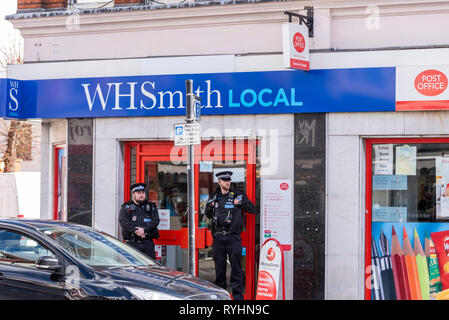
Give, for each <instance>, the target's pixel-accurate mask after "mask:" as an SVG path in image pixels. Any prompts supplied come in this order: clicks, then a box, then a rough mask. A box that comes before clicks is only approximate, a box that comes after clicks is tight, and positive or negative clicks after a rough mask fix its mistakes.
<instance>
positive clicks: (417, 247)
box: [371, 222, 449, 300]
mask: <svg viewBox="0 0 449 320" xmlns="http://www.w3.org/2000/svg"><path fill="white" fill-rule="evenodd" d="M447 230H449V223H448V222H446V223H444V222H441V223H435V222H434V223H430V222H421V223H418V222H406V223H400V222H372V229H371V231H372V233H371V236H372V243H373V242H375V243H377V244H378V246H377V247H378V248H379V249H380V250H379V257H385V258H384V259H385V260H386V261H387V262H388V263H391V265H387V267H385V263H383V262H382V263H381V268H380V270H381V271H384V270H387V272H383V273H382V272H381V273H380V279H376V280H377V281H378V282H379V283H382V286H381V288H382V290H383V292H379V291H376V292H374V290H372V297H371V298H372V299H373V300H374V299H376V298H378V297H385V298H386V297H388V296H390V297H391V298H390V299H391V300H394V299H397V300H412V299H423V300H427V299H433V298H434V297H435V294H438V293H439V292H440V291H441V284H439V285H438V284H437V285H435V282H436V281H438V278H439V274H438V267H437V266H436V264H437V260H436V259H437V258H436V257H434V258H432V257H429V256H428V252H429V249H428V248H427V247H428V243H430V242H431V240H430V239H429V235H431V234H432V233H437V232H441V231H447ZM423 244H426V251H427V252H425V251H424V248H423ZM390 248H391V252H389V251H388V249H390ZM374 251H376V250H374ZM389 255H391V256H389ZM430 258H431V259H430ZM432 259H433V260H435V261H433V260H432ZM429 261H430V262H431V263H430V264H429ZM392 274H393V276H392ZM388 288H395V290H394V291H393V290H392V289H388ZM376 289H378V288H376ZM443 289H444V288H443ZM395 295H396V296H395Z"/></svg>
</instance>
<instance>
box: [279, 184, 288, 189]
mask: <svg viewBox="0 0 449 320" xmlns="http://www.w3.org/2000/svg"><path fill="white" fill-rule="evenodd" d="M288 187H289V185H288V183H285V182H284V183H281V185H280V188H281V190H287V189H288Z"/></svg>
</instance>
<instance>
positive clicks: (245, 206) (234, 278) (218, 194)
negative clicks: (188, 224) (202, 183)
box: [206, 171, 256, 300]
mask: <svg viewBox="0 0 449 320" xmlns="http://www.w3.org/2000/svg"><path fill="white" fill-rule="evenodd" d="M231 176H232V172H231V171H222V172H219V173H217V174H216V177H217V178H218V188H217V189H216V190H215V192H214V194H213V195H212V197H211V198H210V199H209V201H208V202H207V205H206V216H207V217H208V218H209V219H212V224H211V233H212V236H213V239H214V241H213V254H214V261H215V284H216V285H218V286H220V287H222V288H224V289H226V263H227V257H228V256H229V261H230V263H231V279H230V280H231V286H232V295H233V297H234V299H235V300H243V271H242V264H241V258H242V239H241V237H240V234H241V233H242V231H243V226H244V220H243V211H246V212H248V213H256V207H255V205H254V204H253V203H252V202H251V201H250V200H249V199H248V197H247V196H246V194H244V193H242V192H238V191H235V190H232V189H231Z"/></svg>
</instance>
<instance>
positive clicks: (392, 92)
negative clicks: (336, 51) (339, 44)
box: [2, 50, 449, 299]
mask: <svg viewBox="0 0 449 320" xmlns="http://www.w3.org/2000/svg"><path fill="white" fill-rule="evenodd" d="M418 51H419V50H418ZM395 54H397V53H396V52H392V53H391V56H392V57H393V58H394V56H395ZM410 55H411V56H413V53H410ZM323 56H327V57H329V59H331V60H332V59H333V60H332V62H331V63H328V62H326V63H324V62H323V63H322V66H321V67H320V68H317V69H316V70H312V71H310V72H307V73H306V72H302V71H282V68H280V67H279V66H278V65H276V63H277V62H276V63H274V64H273V65H274V66H273V65H271V66H269V67H267V69H269V70H266V71H257V72H253V70H250V67H248V68H246V67H241V68H240V69H236V68H235V65H240V66H242V65H245V64H244V63H242V61H244V59H245V58H238V57H232V58H230V57H227V56H217V57H207V58H205V57H195V58H191V57H190V58H188V60H189V63H190V65H189V66H186V64H185V61H184V58H165V59H164V61H165V62H166V64H165V65H170V63H168V61H170V62H171V63H172V66H170V67H165V68H163V70H161V69H160V68H159V69H158V70H159V71H158V72H157V73H152V71H151V70H152V68H153V67H154V66H157V65H160V59H159V60H158V59H136V61H135V62H133V61H131V62H130V61H126V62H122V61H98V62H97V64H98V66H96V67H93V68H91V67H92V64H90V63H84V62H66V63H63V64H64V65H65V66H66V67H67V68H68V69H70V70H72V71H71V73H69V74H65V75H63V76H60V77H55V76H54V75H52V72H53V71H54V72H55V73H56V74H58V72H57V71H56V70H53V71H52V68H55V67H54V65H52V64H41V65H40V66H39V68H41V69H40V71H39V72H40V73H39V72H38V73H37V74H31V71H30V72H28V71H27V70H33V72H36V69H31V68H30V69H27V68H29V66H27V65H24V66H15V67H12V68H11V69H10V72H9V74H8V77H9V79H8V80H7V81H3V82H2V85H3V86H4V87H5V90H6V92H9V93H11V92H12V94H13V96H14V98H15V100H14V99H12V98H9V100H7V102H6V104H4V105H2V108H3V109H2V110H4V115H6V116H9V117H14V116H15V117H18V118H42V119H43V131H42V154H43V169H42V170H43V171H42V176H43V177H45V178H43V181H42V190H43V191H42V194H43V197H42V198H43V199H44V200H43V201H42V203H41V216H42V218H61V217H62V219H65V218H66V219H67V220H68V221H73V222H78V223H84V224H88V225H92V226H94V227H95V228H97V229H100V230H103V231H106V232H108V233H110V234H112V235H115V236H119V235H120V227H119V225H118V222H117V217H118V210H119V207H120V204H121V203H123V202H124V201H126V200H128V199H129V196H130V194H129V186H130V184H132V183H134V182H138V181H142V182H145V183H147V184H148V185H149V186H150V191H149V194H148V197H149V198H150V199H151V200H152V201H154V202H156V203H157V205H158V208H159V210H160V212H161V218H162V222H163V223H161V226H160V229H161V232H160V233H161V237H160V239H159V240H158V242H157V244H158V246H159V247H158V250H159V255H160V257H161V262H162V263H164V264H166V265H168V266H170V267H172V268H176V269H179V270H184V271H186V270H187V264H186V262H187V256H186V252H187V250H186V248H187V229H186V226H187V222H188V221H187V219H186V216H187V215H186V207H187V206H186V182H187V179H186V172H187V169H186V150H185V148H182V147H174V144H173V125H174V124H175V123H180V122H183V121H184V113H185V106H184V90H185V89H184V81H185V80H186V79H187V78H192V79H193V80H194V84H196V85H197V86H196V87H195V85H194V88H195V90H194V91H197V92H198V93H199V95H200V96H202V97H203V99H204V102H203V108H202V118H201V122H202V143H201V145H198V146H197V147H196V148H195V152H196V155H197V157H196V158H197V161H198V162H197V163H196V164H195V166H196V168H197V170H196V172H197V176H196V186H195V196H196V200H197V202H196V212H197V214H196V219H197V221H196V223H197V233H196V234H197V243H196V249H197V253H198V258H199V263H198V270H197V274H198V275H199V276H200V277H203V278H206V279H208V280H213V278H214V271H213V260H211V249H210V246H211V243H212V242H211V241H212V239H211V235H210V232H209V231H208V229H207V223H208V221H207V220H206V219H204V201H205V200H206V199H207V197H208V195H210V194H211V193H212V192H213V190H214V188H215V187H216V183H215V182H216V181H215V180H214V173H215V172H216V171H217V170H221V169H231V170H233V171H234V177H235V178H234V183H235V186H236V187H237V188H239V189H241V190H244V191H245V192H246V193H247V194H248V196H249V198H250V199H251V200H252V201H254V202H255V203H256V206H257V210H258V214H257V215H256V216H253V215H250V214H248V215H247V216H246V228H245V231H244V233H243V234H242V239H243V247H244V250H243V252H242V261H243V265H244V267H245V275H246V277H245V286H246V298H254V294H255V285H256V284H255V281H256V279H257V267H258V254H259V249H260V245H261V243H263V239H264V238H265V237H266V235H267V234H272V233H270V232H271V231H273V230H272V229H270V228H268V225H267V224H266V219H265V218H267V217H268V216H269V214H270V213H267V212H265V211H264V210H263V209H262V207H261V203H262V199H264V195H265V193H264V187H263V186H264V183H266V182H270V181H278V180H282V181H290V183H291V184H292V186H293V187H292V188H290V189H289V190H290V192H291V203H290V214H288V215H286V216H284V218H282V219H284V221H283V223H280V224H278V225H276V226H274V228H279V230H282V232H284V234H287V235H288V236H287V237H286V239H287V240H285V242H286V243H283V245H285V248H286V249H290V250H287V251H285V276H286V278H285V289H286V290H285V291H286V297H287V299H324V298H326V299H363V298H365V299H371V298H373V299H374V298H376V297H379V296H380V293H379V292H374V291H373V290H372V288H373V287H374V286H373V285H371V281H373V280H372V279H373V273H372V270H373V263H372V258H374V259H375V256H374V255H372V254H371V252H372V243H373V241H374V243H375V244H376V245H377V246H379V237H380V236H381V234H382V232H383V234H384V235H385V237H384V236H382V237H383V238H386V239H387V241H388V242H389V243H391V235H392V227H394V229H395V232H396V234H397V236H398V237H399V240H400V242H401V240H402V237H403V235H404V233H403V230H404V227H405V230H406V233H407V235H408V238H409V239H410V240H412V238H413V237H414V234H415V231H414V230H415V228H416V230H417V234H418V238H419V239H420V242H421V244H422V248H423V250H424V251H425V243H426V239H425V234H426V232H427V233H429V234H430V235H431V234H432V233H435V232H437V231H441V230H449V228H447V229H446V228H445V224H444V217H445V210H446V209H445V203H444V196H442V197H440V198H439V199H440V200H438V197H437V196H436V194H437V193H438V192H439V191H437V187H438V186H439V185H442V184H443V183H446V182H445V181H444V179H445V170H446V169H445V161H444V158H445V155H444V153H445V152H446V153H447V152H449V151H447V149H448V146H449V145H446V144H447V143H449V138H447V137H449V129H447V128H446V127H445V125H444V123H445V122H446V121H447V120H448V115H447V111H441V110H440V111H438V108H439V107H438V106H444V105H445V103H446V102H445V101H447V99H446V98H445V97H444V96H443V95H445V94H446V90H442V89H444V88H442V87H441V86H442V84H438V86H439V87H438V88H436V87H435V86H436V85H432V84H427V85H421V84H417V86H418V88H420V90H421V89H425V88H431V89H432V90H433V89H435V90H436V91H435V93H436V94H435V95H428V96H427V95H423V94H420V93H419V91H418V94H419V96H411V95H410V94H407V93H406V92H404V91H401V90H402V89H400V88H402V87H404V88H405V87H407V86H406V84H407V85H410V84H411V85H412V86H413V85H414V83H415V78H416V77H417V75H419V74H420V73H421V72H423V71H426V70H427V69H429V70H434V69H439V70H440V72H442V73H444V74H447V72H446V70H445V69H444V67H441V66H434V67H423V68H421V67H416V68H417V69H416V70H413V72H412V74H411V75H410V76H408V77H407V76H406V75H405V74H403V73H402V71H404V70H405V71H407V70H406V69H402V67H386V66H384V65H385V62H382V63H378V64H377V65H375V66H373V65H372V64H368V63H367V62H366V61H365V62H362V63H361V64H364V63H365V65H370V67H367V68H355V67H351V65H352V63H348V62H347V61H349V60H351V57H355V54H353V53H348V54H344V55H343V54H342V55H341V57H342V58H341V60H339V58H336V57H335V56H333V55H332V54H323ZM358 56H359V57H360V54H359V55H358ZM312 58H315V59H316V60H315V61H319V60H320V59H321V60H320V61H324V60H323V59H322V58H321V56H320V55H319V54H316V55H315V56H312ZM393 58H392V60H394V59H393ZM239 59H243V60H239ZM237 60H238V61H239V62H238V63H237V62H236V61H237ZM274 60H276V59H273V61H274ZM276 61H277V60H276ZM342 61H345V62H342ZM120 63H126V64H127V66H131V67H130V68H129V69H127V71H126V73H125V72H124V71H123V70H122V69H121V68H119V65H120ZM143 63H145V65H146V67H145V68H143V69H142V68H141V65H142V64H143ZM87 65H88V66H89V70H88V68H87ZM180 65H183V67H182V68H181V69H179V68H178V66H180ZM248 65H250V63H248ZM388 65H394V64H392V63H391V64H388ZM45 67H47V68H48V70H45V71H43V70H44V69H45ZM107 67H109V70H108V68H107ZM195 68H198V72H194V70H195ZM75 69H79V70H81V71H76V70H75ZM261 69H263V68H261ZM73 70H75V71H73ZM105 70H107V71H105ZM117 70H119V71H117ZM120 70H121V71H120ZM263 70H265V69H263ZM438 75H439V74H434V75H433V76H436V77H430V78H428V79H429V81H430V83H432V79H436V80H444V77H443V76H441V75H440V76H439V77H438ZM446 84H447V82H446ZM16 86H17V87H16ZM407 88H408V89H407V90H409V89H410V88H409V87H407ZM11 90H12V91H11ZM404 90H406V89H404ZM441 90H442V91H441ZM409 91H410V90H409ZM438 91H441V92H438ZM402 92H404V93H402ZM413 94H415V93H414V92H413ZM423 97H424V98H423ZM423 100H424V101H423ZM15 101H17V108H16V107H15V106H16V105H15ZM429 101H430V102H429ZM434 101H437V104H435V103H436V102H434ZM417 106H421V107H417ZM422 106H425V107H422ZM419 109H425V110H419ZM405 110H409V111H405ZM435 110H437V111H435ZM380 157H382V159H379V158H380ZM398 159H399V160H398ZM412 171H413V172H414V174H413V173H412ZM438 172H441V174H440V175H439V174H438ZM433 183H435V184H433ZM64 188H66V191H65V192H64V190H65V189H64ZM440 189H441V188H440ZM440 189H438V190H440ZM61 191H62V192H61ZM441 192H443V193H444V191H441ZM441 192H440V193H441ZM440 193H438V194H440ZM443 193H441V194H443ZM282 219H281V220H282ZM268 231H270V232H268ZM382 241H383V243H385V240H382ZM288 242H290V243H288ZM412 243H413V241H412ZM413 244H414V243H413ZM435 245H436V243H435ZM401 246H402V248H403V245H401ZM390 249H391V245H390ZM377 252H378V254H379V260H380V258H382V257H381V255H380V249H379V248H378V250H377ZM335 274H338V277H336V276H335ZM379 279H381V280H382V278H379ZM394 280H395V279H394V278H393V282H394ZM386 286H387V285H386ZM377 289H378V287H376V290H377ZM390 291H392V290H390ZM383 294H384V297H385V293H383Z"/></svg>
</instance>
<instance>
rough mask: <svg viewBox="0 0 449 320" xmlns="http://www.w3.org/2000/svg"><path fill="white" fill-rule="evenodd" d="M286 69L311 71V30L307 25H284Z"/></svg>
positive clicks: (283, 39) (283, 40)
mask: <svg viewBox="0 0 449 320" xmlns="http://www.w3.org/2000/svg"><path fill="white" fill-rule="evenodd" d="M282 46H283V59H284V67H286V68H292V69H299V70H306V71H309V70H310V55H309V29H308V28H307V26H306V25H305V24H296V23H291V22H286V23H284V24H282Z"/></svg>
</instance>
